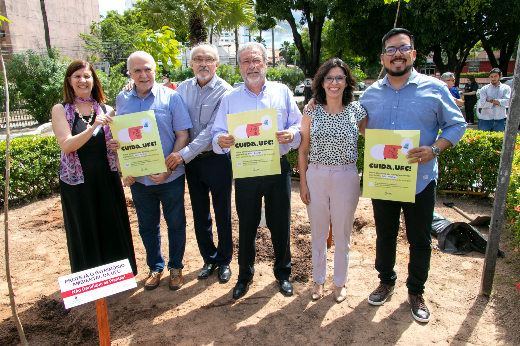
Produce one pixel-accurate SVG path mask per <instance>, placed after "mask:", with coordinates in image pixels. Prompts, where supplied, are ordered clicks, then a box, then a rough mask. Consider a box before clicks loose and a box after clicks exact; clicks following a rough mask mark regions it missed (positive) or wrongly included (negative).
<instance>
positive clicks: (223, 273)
mask: <svg viewBox="0 0 520 346" xmlns="http://www.w3.org/2000/svg"><path fill="white" fill-rule="evenodd" d="M218 279H219V280H220V282H228V281H229V279H231V269H230V268H229V264H222V265H220V266H219V267H218Z"/></svg>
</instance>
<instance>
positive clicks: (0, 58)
mask: <svg viewBox="0 0 520 346" xmlns="http://www.w3.org/2000/svg"><path fill="white" fill-rule="evenodd" d="M1 52H2V43H1V42H0V67H1V68H2V72H3V76H4V88H5V130H6V136H5V190H4V233H5V235H4V251H5V276H6V280H7V288H8V291H9V303H10V305H11V313H12V315H13V320H14V324H15V326H16V329H17V330H18V336H19V337H20V343H21V344H22V345H23V346H27V345H29V344H28V343H27V339H26V338H25V332H24V331H23V326H22V323H21V322H20V319H19V318H18V313H17V312H16V303H15V301H14V291H13V283H12V282H11V268H10V265H9V178H10V177H9V173H10V172H11V169H10V162H9V156H10V153H9V144H10V142H11V138H10V137H11V134H10V133H9V132H10V131H9V89H8V84H7V75H6V72H5V65H4V57H3V55H2V53H1Z"/></svg>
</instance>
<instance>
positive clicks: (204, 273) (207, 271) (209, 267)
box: [197, 263, 217, 280]
mask: <svg viewBox="0 0 520 346" xmlns="http://www.w3.org/2000/svg"><path fill="white" fill-rule="evenodd" d="M216 267H217V266H216V265H215V263H204V267H202V269H201V270H200V272H199V276H197V278H199V280H201V279H207V278H209V277H210V276H211V274H213V271H214V270H215V268H216Z"/></svg>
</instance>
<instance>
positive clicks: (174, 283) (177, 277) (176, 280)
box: [170, 268, 184, 290]
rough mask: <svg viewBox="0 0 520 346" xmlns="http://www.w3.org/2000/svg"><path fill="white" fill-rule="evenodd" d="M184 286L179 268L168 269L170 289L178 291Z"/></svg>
mask: <svg viewBox="0 0 520 346" xmlns="http://www.w3.org/2000/svg"><path fill="white" fill-rule="evenodd" d="M183 284H184V277H183V276H182V269H181V268H172V269H170V289H171V290H178V289H179V288H181V287H182V285H183Z"/></svg>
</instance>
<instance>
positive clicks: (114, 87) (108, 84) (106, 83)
mask: <svg viewBox="0 0 520 346" xmlns="http://www.w3.org/2000/svg"><path fill="white" fill-rule="evenodd" d="M125 67H126V63H125V62H122V63H119V64H117V65H116V66H113V67H112V68H110V76H107V74H106V73H104V72H103V71H101V70H97V71H96V75H97V76H98V78H99V81H100V82H101V87H102V88H103V93H104V94H105V96H106V97H107V99H108V101H107V103H106V104H107V105H110V106H112V107H114V108H115V106H116V97H117V94H119V93H120V92H121V89H122V88H123V86H124V85H125V84H126V81H127V77H126V76H125V75H124V74H123V72H122V71H123V70H125Z"/></svg>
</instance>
